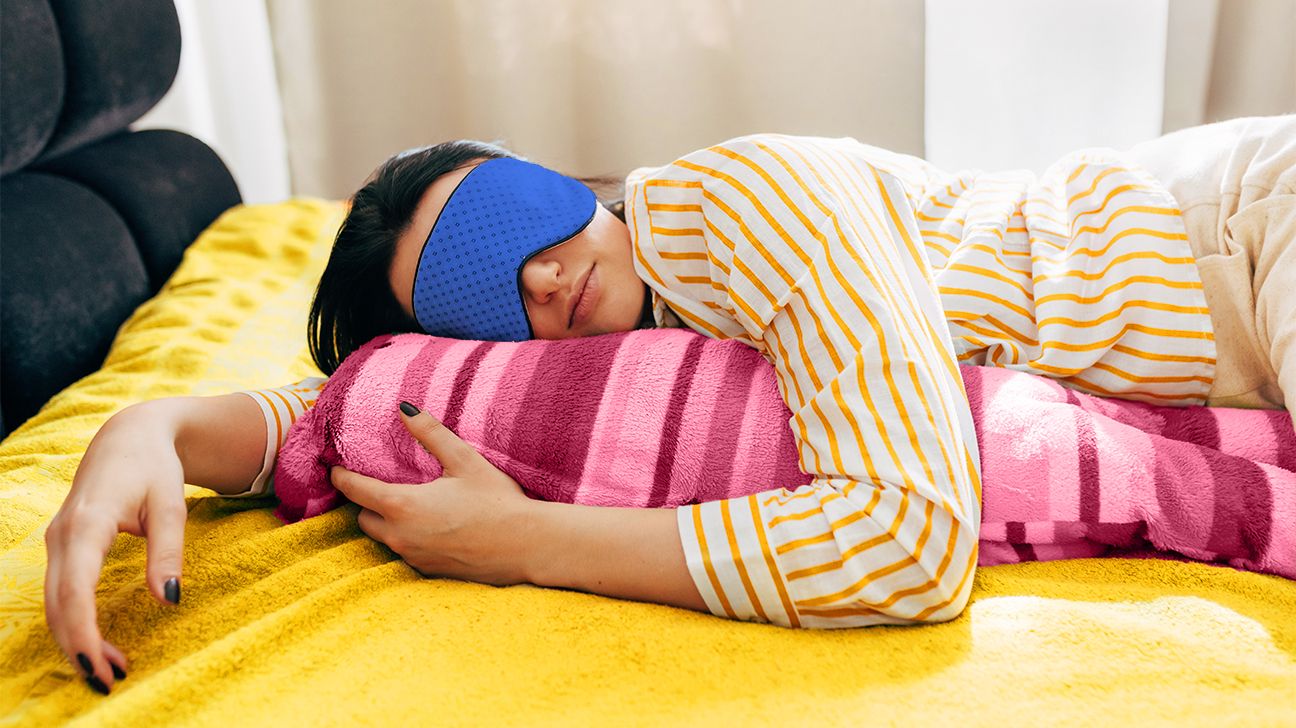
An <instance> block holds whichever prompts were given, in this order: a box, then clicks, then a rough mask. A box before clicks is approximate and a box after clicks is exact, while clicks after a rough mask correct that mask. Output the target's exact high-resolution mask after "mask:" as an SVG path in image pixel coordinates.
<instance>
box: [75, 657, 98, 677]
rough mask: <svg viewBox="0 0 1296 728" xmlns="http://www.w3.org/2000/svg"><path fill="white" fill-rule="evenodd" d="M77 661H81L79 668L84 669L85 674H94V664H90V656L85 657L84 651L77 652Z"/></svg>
mask: <svg viewBox="0 0 1296 728" xmlns="http://www.w3.org/2000/svg"><path fill="white" fill-rule="evenodd" d="M77 662H79V663H81V669H82V670H85V674H87V675H93V674H94V665H91V664H90V658H89V657H86V656H85V653H84V652H78V653H77Z"/></svg>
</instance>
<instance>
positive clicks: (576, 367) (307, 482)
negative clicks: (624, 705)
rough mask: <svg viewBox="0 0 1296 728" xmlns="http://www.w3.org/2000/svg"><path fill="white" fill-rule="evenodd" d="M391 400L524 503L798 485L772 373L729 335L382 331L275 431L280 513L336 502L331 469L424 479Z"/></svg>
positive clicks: (618, 500)
mask: <svg viewBox="0 0 1296 728" xmlns="http://www.w3.org/2000/svg"><path fill="white" fill-rule="evenodd" d="M401 400H407V401H409V402H411V403H413V404H415V405H417V406H419V407H420V408H423V409H425V410H427V411H429V412H431V413H432V415H433V416H435V417H436V418H438V419H439V420H441V421H442V422H444V423H445V424H446V425H447V426H448V427H450V429H452V430H454V431H455V433H457V434H458V435H459V437H461V438H463V439H464V440H466V441H467V442H470V443H472V444H473V445H474V446H475V447H476V448H477V449H478V451H479V452H481V453H482V455H484V456H485V457H486V459H488V460H490V461H491V462H492V463H493V464H494V465H495V466H496V467H498V468H499V469H500V470H502V471H504V472H505V473H507V474H509V475H510V476H511V477H512V478H513V479H514V480H516V481H517V482H518V483H519V484H520V485H521V486H522V487H523V489H524V490H525V491H526V492H527V494H528V495H529V496H531V497H532V498H536V499H539V500H547V501H557V502H564V503H583V504H587V505H605V506H636V507H673V506H679V505H683V504H686V503H699V502H702V501H708V500H717V499H723V498H729V497H733V496H737V495H746V494H749V493H756V492H761V491H764V490H770V489H772V488H776V487H779V486H788V487H789V488H791V487H795V486H797V485H801V484H804V483H808V482H810V480H811V478H810V476H808V475H806V474H805V473H803V472H801V470H800V468H799V467H798V465H797V463H798V458H797V450H796V442H795V440H794V439H793V437H792V434H791V429H790V428H789V427H788V420H789V417H790V413H789V412H788V410H787V408H786V407H785V406H784V404H783V401H782V399H780V397H779V393H778V387H777V384H776V381H775V375H774V369H773V367H772V366H770V365H769V363H768V362H766V361H765V359H764V358H762V357H761V355H760V354H759V352H757V351H756V350H755V349H752V348H751V347H749V346H747V345H745V344H742V343H740V342H737V341H732V340H723V341H722V340H717V339H711V338H708V337H706V336H703V335H702V334H698V333H696V332H693V331H689V330H686V329H645V330H637V331H629V332H623V333H616V334H606V335H603V336H595V337H585V338H581V339H566V340H534V341H526V342H518V343H508V342H484V341H463V340H458V339H447V338H441V337H436V336H427V335H424V334H399V335H385V336H379V337H377V338H375V339H373V340H372V341H370V342H369V343H367V344H365V345H364V346H363V347H361V348H360V349H359V350H357V351H356V352H354V353H352V354H351V355H350V356H348V357H347V358H346V360H345V361H344V362H343V363H342V366H341V367H339V368H338V370H337V371H336V372H334V373H333V376H332V377H330V378H329V382H328V384H327V385H326V387H325V389H324V391H323V392H322V393H321V394H320V396H319V399H318V400H317V401H316V403H315V406H314V407H313V408H312V409H311V410H309V411H308V412H307V413H306V414H305V415H303V416H302V417H301V418H300V419H299V420H298V421H297V422H296V423H295V424H294V425H293V427H292V429H291V430H290V431H289V434H288V439H287V441H286V442H285V443H284V446H283V448H282V449H281V451H280V454H279V460H278V463H277V466H276V469H275V474H274V479H275V480H274V483H275V494H276V496H277V497H278V498H279V500H280V505H279V507H278V509H277V510H276V515H277V516H278V517H279V518H280V520H282V521H283V522H285V523H293V522H295V521H298V520H301V519H303V518H309V517H311V516H314V515H318V514H320V513H323V512H325V511H328V510H330V509H332V508H335V507H337V506H339V505H341V504H342V503H343V502H344V501H345V498H344V497H343V496H342V495H341V494H340V493H338V492H337V490H336V489H334V488H333V485H332V484H331V483H330V482H329V479H328V468H329V467H331V466H333V465H338V464H340V465H343V466H344V467H346V468H348V469H350V470H354V471H356V472H359V473H363V474H365V475H369V476H372V477H375V478H379V479H381V480H385V481H388V482H398V483H423V482H428V481H431V480H434V479H436V478H438V477H440V475H441V465H440V463H438V462H437V460H436V459H435V458H433V457H432V456H431V455H430V454H428V453H427V452H426V451H425V450H423V448H422V446H421V445H419V444H418V442H416V441H415V440H414V439H413V437H411V436H410V434H409V433H408V431H407V430H406V429H405V426H404V424H402V423H401V421H400V416H399V414H398V413H397V405H398V403H399V402H400V401H401Z"/></svg>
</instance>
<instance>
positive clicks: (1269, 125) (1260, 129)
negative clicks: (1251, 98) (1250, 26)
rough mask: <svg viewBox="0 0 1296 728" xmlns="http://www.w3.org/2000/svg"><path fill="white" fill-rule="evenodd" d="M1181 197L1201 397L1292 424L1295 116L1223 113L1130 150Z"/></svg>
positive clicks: (1295, 389) (1295, 384)
mask: <svg viewBox="0 0 1296 728" xmlns="http://www.w3.org/2000/svg"><path fill="white" fill-rule="evenodd" d="M1130 154H1131V155H1132V156H1133V158H1134V160H1135V161H1136V162H1138V163H1139V164H1141V165H1142V166H1143V167H1144V168H1145V169H1147V170H1148V171H1149V172H1151V173H1152V174H1153V175H1154V176H1155V177H1157V178H1158V179H1159V180H1160V181H1161V183H1162V184H1164V185H1165V187H1166V188H1167V189H1168V190H1169V191H1170V194H1171V195H1173V196H1174V198H1175V200H1176V201H1177V202H1178V203H1179V207H1180V209H1182V210H1183V214H1184V225H1185V227H1186V228H1187V231H1188V243H1189V246H1190V247H1191V248H1192V251H1193V255H1194V256H1195V257H1196V258H1197V266H1198V269H1199V270H1200V271H1201V276H1202V285H1203V287H1204V289H1205V290H1204V293H1205V296H1206V302H1207V305H1208V306H1209V307H1210V309H1211V324H1212V325H1213V327H1214V329H1215V343H1216V360H1217V363H1216V372H1215V383H1214V385H1213V386H1212V387H1211V391H1210V394H1209V396H1208V399H1207V404H1209V405H1212V406H1218V407H1264V408H1277V407H1286V408H1287V409H1288V410H1289V411H1291V412H1292V415H1293V423H1296V115H1287V116H1275V117H1251V118H1245V119H1231V120H1229V121H1223V122H1219V123H1215V124H1207V125H1205V126H1198V127H1193V128H1190V129H1183V130H1180V131H1177V132H1173V133H1171V134H1167V135H1165V136H1163V137H1160V138H1157V139H1153V140H1151V141H1147V142H1144V143H1142V144H1138V145H1136V146H1134V147H1133V148H1132V149H1130Z"/></svg>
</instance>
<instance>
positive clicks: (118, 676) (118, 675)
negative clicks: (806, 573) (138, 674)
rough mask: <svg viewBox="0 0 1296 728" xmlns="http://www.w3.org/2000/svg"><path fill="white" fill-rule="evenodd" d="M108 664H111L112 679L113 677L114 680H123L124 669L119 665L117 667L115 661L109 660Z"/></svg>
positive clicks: (124, 677) (124, 676) (124, 675)
mask: <svg viewBox="0 0 1296 728" xmlns="http://www.w3.org/2000/svg"><path fill="white" fill-rule="evenodd" d="M108 664H109V665H111V666H112V671H113V679H114V680H125V679H126V671H125V670H123V669H121V668H120V667H117V663H115V662H110V663H108Z"/></svg>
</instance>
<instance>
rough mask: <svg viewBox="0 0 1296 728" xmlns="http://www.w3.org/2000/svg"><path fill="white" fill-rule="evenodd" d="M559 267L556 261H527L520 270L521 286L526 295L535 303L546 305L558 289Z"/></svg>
mask: <svg viewBox="0 0 1296 728" xmlns="http://www.w3.org/2000/svg"><path fill="white" fill-rule="evenodd" d="M560 269H561V266H559V265H558V261H556V260H551V261H547V262H546V261H540V260H534V259H533V260H530V261H527V264H526V266H525V267H524V268H523V269H522V286H523V288H525V289H526V292H527V295H529V296H530V297H531V300H533V301H535V302H536V303H548V301H549V299H550V298H552V297H553V295H554V293H556V292H557V291H558V290H559V289H560V285H559V283H558V273H559V271H560Z"/></svg>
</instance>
